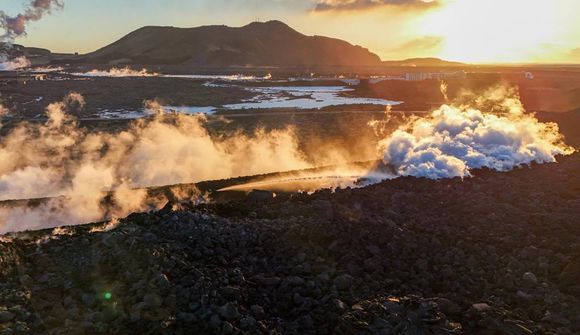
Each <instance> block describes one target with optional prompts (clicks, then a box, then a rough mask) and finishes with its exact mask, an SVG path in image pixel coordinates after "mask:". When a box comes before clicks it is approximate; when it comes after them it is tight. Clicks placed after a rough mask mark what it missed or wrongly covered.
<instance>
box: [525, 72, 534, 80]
mask: <svg viewBox="0 0 580 335" xmlns="http://www.w3.org/2000/svg"><path fill="white" fill-rule="evenodd" d="M524 77H525V78H526V79H527V80H533V79H534V74H533V73H531V72H524Z"/></svg>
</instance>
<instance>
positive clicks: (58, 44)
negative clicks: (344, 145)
mask: <svg viewBox="0 0 580 335" xmlns="http://www.w3.org/2000/svg"><path fill="white" fill-rule="evenodd" d="M64 3H65V7H64V9H63V10H62V11H58V12H54V13H53V14H52V15H50V16H47V17H45V18H43V19H42V20H41V21H39V22H34V23H31V25H30V27H29V29H28V36H27V37H24V38H19V39H17V40H16V42H17V43H21V44H25V45H27V46H39V47H45V48H49V49H51V50H53V51H58V52H75V51H76V52H80V53H84V52H89V51H93V50H95V49H97V48H99V47H101V46H104V45H106V44H108V43H111V42H113V41H115V40H117V39H119V38H120V37H122V36H124V35H125V34H127V33H129V32H130V31H132V30H134V29H137V28H139V27H142V26H145V25H165V26H178V27H194V26H200V25H210V24H226V25H230V26H242V25H245V24H247V23H249V22H251V21H255V20H256V19H258V20H261V21H267V20H274V19H276V20H281V21H284V22H286V23H287V24H289V25H290V26H292V27H293V28H295V29H296V30H298V31H300V32H302V33H304V34H307V35H315V34H316V35H324V36H330V37H336V38H341V39H345V40H347V41H349V42H351V43H353V44H358V45H362V46H364V47H366V48H368V49H370V50H371V51H373V52H375V53H377V54H378V55H379V56H380V57H381V58H383V59H384V60H389V59H403V58H409V57H429V56H434V57H441V58H445V59H449V60H457V61H465V62H473V63H493V62H544V63H555V62H568V63H580V20H578V18H577V15H578V13H580V1H578V0H430V1H429V0H138V1H136V0H98V1H96V0H64ZM23 7H24V0H2V3H1V4H0V9H1V10H4V11H5V12H6V13H7V14H9V15H14V14H17V13H18V12H19V11H21V10H22V8H23Z"/></svg>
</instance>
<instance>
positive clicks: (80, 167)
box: [0, 94, 311, 232]
mask: <svg viewBox="0 0 580 335" xmlns="http://www.w3.org/2000/svg"><path fill="white" fill-rule="evenodd" d="M83 105H84V100H83V98H82V96H80V95H78V94H71V95H69V96H67V97H66V98H65V99H64V100H63V101H62V102H59V103H53V104H51V105H50V106H49V107H48V108H47V116H48V118H49V119H48V121H47V122H46V123H45V124H41V125H37V124H23V125H21V126H19V127H17V128H15V129H13V130H12V131H11V132H10V133H9V134H8V135H6V136H5V137H4V138H2V140H1V141H0V200H8V199H27V198H42V197H57V198H55V199H53V200H51V201H50V202H49V203H47V204H44V205H42V206H40V207H36V208H25V209H23V208H20V209H0V232H6V231H15V230H25V229H34V228H46V227H54V226H59V225H70V224H78V223H84V222H91V221H96V220H101V219H103V218H106V217H113V216H117V217H121V216H123V215H127V214H128V213H130V212H132V211H136V210H140V209H143V208H144V207H146V206H148V205H150V204H147V203H146V201H145V200H146V199H145V193H144V191H142V190H135V188H138V187H145V186H157V185H171V184H178V183H190V182H195V181H200V180H209V179H222V178H228V177H233V176H240V175H253V174H258V173H268V172H275V171H281V170H293V169H302V168H307V167H310V166H311V164H310V163H309V162H307V160H306V159H305V158H304V155H303V154H302V153H301V152H300V150H299V149H298V141H297V140H296V137H295V136H294V133H293V131H292V129H284V130H274V131H265V130H258V131H257V132H256V133H254V134H252V135H244V134H241V133H236V134H234V135H231V136H224V137H219V138H213V137H212V136H210V134H209V133H208V132H207V130H206V128H205V127H204V125H205V122H206V119H205V117H204V116H202V115H198V116H187V115H166V114H164V113H162V110H160V113H158V114H156V115H153V116H152V117H151V118H148V119H143V120H138V121H136V122H135V123H133V124H132V125H131V126H130V128H129V129H128V130H126V131H122V132H120V133H116V134H109V133H88V132H86V131H85V130H84V129H82V128H79V127H78V125H77V122H76V119H75V118H74V117H72V116H70V115H69V114H68V112H71V111H74V110H76V109H79V108H82V106H83ZM148 109H151V110H159V108H158V106H157V107H156V106H148ZM111 193H112V194H113V198H114V203H115V205H116V207H115V208H113V209H110V208H108V207H107V208H105V207H103V206H102V202H103V200H104V199H105V198H106V197H107V196H108V195H109V194H111ZM59 196H60V197H59Z"/></svg>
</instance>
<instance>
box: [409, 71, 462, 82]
mask: <svg viewBox="0 0 580 335" xmlns="http://www.w3.org/2000/svg"><path fill="white" fill-rule="evenodd" d="M466 77H467V73H466V72H465V71H454V72H407V73H405V80H407V81H422V80H430V79H437V80H442V79H465V78H466Z"/></svg>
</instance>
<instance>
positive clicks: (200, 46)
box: [84, 21, 381, 67]
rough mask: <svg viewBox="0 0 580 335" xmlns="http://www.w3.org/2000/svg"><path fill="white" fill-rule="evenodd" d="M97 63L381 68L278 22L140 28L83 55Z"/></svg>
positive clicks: (363, 52) (346, 47)
mask: <svg viewBox="0 0 580 335" xmlns="http://www.w3.org/2000/svg"><path fill="white" fill-rule="evenodd" d="M84 61H85V62H88V63H99V64H118V63H128V64H159V65H170V64H184V65H191V66H199V67H228V66H254V67H255V66H272V67H295V66H298V67H304V66H380V65H381V59H380V58H379V56H377V55H375V54H373V53H371V52H370V51H368V50H367V49H365V48H362V47H360V46H354V45H352V44H350V43H348V42H345V41H342V40H339V39H335V38H328V37H322V36H306V35H304V34H301V33H299V32H297V31H296V30H294V29H292V28H290V27H289V26H287V25H286V24H284V23H282V22H280V21H269V22H265V23H260V22H254V23H251V24H249V25H246V26H243V27H240V28H232V27H227V26H203V27H197V28H175V27H143V28H141V29H138V30H136V31H134V32H132V33H130V34H128V35H127V36H125V37H123V38H121V39H120V40H118V41H117V42H114V43H113V44H110V45H108V46H106V47H104V48H102V49H99V50H97V51H95V52H92V53H89V54H87V55H85V57H84Z"/></svg>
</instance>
